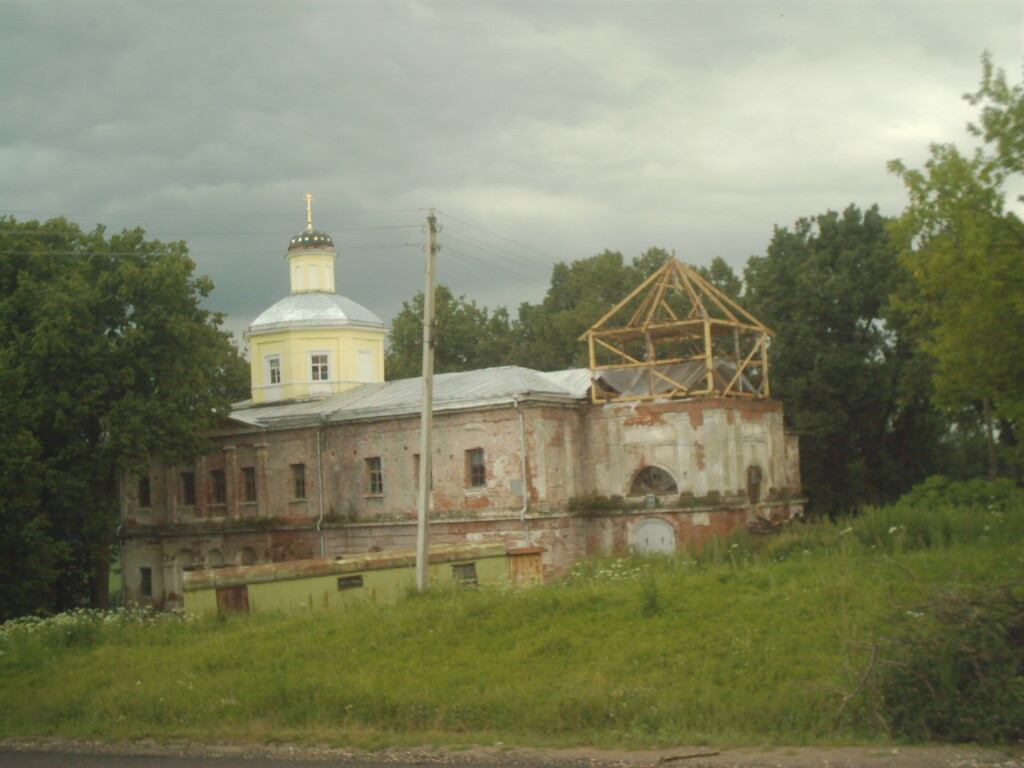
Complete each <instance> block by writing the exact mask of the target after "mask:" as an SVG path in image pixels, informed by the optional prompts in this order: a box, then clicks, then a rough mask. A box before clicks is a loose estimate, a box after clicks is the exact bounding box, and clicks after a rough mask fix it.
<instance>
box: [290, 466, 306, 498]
mask: <svg viewBox="0 0 1024 768" xmlns="http://www.w3.org/2000/svg"><path fill="white" fill-rule="evenodd" d="M292 498H293V499H304V498H306V465H305V464H292Z"/></svg>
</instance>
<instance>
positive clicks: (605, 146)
mask: <svg viewBox="0 0 1024 768" xmlns="http://www.w3.org/2000/svg"><path fill="white" fill-rule="evenodd" d="M1022 11H1024V4H1022V3H1021V2H1017V1H1011V0H1007V1H1004V2H984V1H983V0H970V1H969V2H942V1H941V0H931V1H927V2H926V1H923V0H922V1H921V2H897V1H895V0H894V1H892V2H853V1H848V2H838V1H836V2H826V1H825V0H816V1H815V2H789V1H786V2H775V1H773V0H761V1H759V2H730V1H729V0H722V1H720V2H683V1H682V0H676V1H674V2H626V1H625V0H623V1H621V2H611V1H610V0H606V1H605V2H588V1H586V0H579V1H575V2H570V1H568V0H565V1H564V2H554V1H553V0H549V1H548V2H529V1H524V0H516V1H515V2H512V1H511V0H510V1H509V2H485V1H482V0H471V1H467V2H461V1H454V0H452V1H448V2H444V1H439V2H382V1H377V2H342V1H340V0H336V1H334V2H327V1H326V0H324V1H322V2H296V1H295V0H288V1H287V2H283V1H282V2H277V1H274V0H267V1H264V2H227V1H224V2H212V1H211V0H202V2H187V1H184V0H175V1H174V2H156V1H155V0H153V1H150V2H142V1H141V0H140V1H139V2H92V1H90V0H74V1H72V0H66V1H65V2H48V1H47V0H31V1H26V2H11V0H0V73H2V75H0V104H2V105H3V106H2V108H0V178H2V179H3V183H2V184H0V214H11V215H14V216H15V217H16V218H17V219H18V220H24V219H33V218H34V219H46V218H50V217H52V216H58V215H65V216H67V217H68V218H70V219H72V220H74V221H76V222H78V223H79V224H81V225H82V226H83V228H86V229H91V228H92V227H93V226H94V225H95V224H97V223H103V224H105V225H107V226H108V228H109V229H111V230H120V229H122V228H125V227H134V226H141V227H143V228H144V229H145V230H146V231H147V233H148V234H149V235H150V236H151V237H156V238H160V239H170V240H178V239H183V240H186V241H187V242H188V244H189V248H190V251H191V255H192V257H193V259H195V261H196V263H197V270H198V271H199V272H200V273H203V274H208V275H210V276H211V277H212V278H213V280H214V282H215V283H216V286H217V288H216V290H215V292H214V294H213V296H212V298H211V300H210V301H209V306H210V308H212V309H215V310H218V311H221V312H225V313H227V314H228V316H229V320H228V327H229V328H230V329H231V330H233V331H235V332H236V333H238V332H240V331H241V330H242V329H244V328H245V327H246V326H247V325H248V324H249V323H250V322H251V321H252V320H253V319H254V318H255V316H256V315H258V314H259V313H260V312H261V311H262V310H263V309H264V308H266V307H267V306H269V305H270V304H272V303H273V302H274V301H276V300H277V299H279V298H281V297H283V296H284V295H286V294H287V292H288V276H287V271H286V268H285V264H284V261H283V255H284V252H285V249H286V248H287V245H288V240H289V238H290V237H291V236H292V235H293V234H294V233H295V232H296V231H298V230H300V229H302V228H303V227H304V225H305V203H304V201H303V196H304V195H305V193H307V192H310V193H312V194H313V196H314V198H315V199H316V202H315V203H314V222H315V224H316V227H317V228H318V229H321V230H324V231H326V232H328V233H330V234H331V235H332V236H333V237H334V241H335V244H336V245H337V246H338V248H339V252H340V257H339V263H338V268H337V274H338V291H339V293H342V294H344V295H346V296H348V297H350V298H352V299H354V300H355V301H358V302H360V303H361V304H363V305H365V306H366V307H368V308H370V309H371V310H373V311H375V312H376V313H377V314H378V315H380V316H381V318H382V319H384V320H385V321H388V322H389V321H390V319H391V318H392V317H393V316H394V314H395V313H396V312H397V311H398V310H399V309H400V308H401V303H402V301H404V300H408V299H410V298H411V297H412V295H413V294H414V293H415V292H416V291H417V290H420V289H421V288H422V282H423V267H422V264H423V254H422V251H421V249H420V244H421V243H422V242H423V240H424V235H423V234H422V232H421V227H422V225H423V222H424V218H425V217H426V215H427V210H428V209H430V208H436V209H437V210H438V219H439V222H440V223H441V224H442V225H443V226H444V230H443V231H442V232H441V235H440V238H439V241H440V243H441V244H442V247H443V250H442V251H441V253H440V255H439V268H438V269H439V279H440V281H441V282H444V283H447V284H448V285H450V286H451V287H452V289H453V290H454V291H455V292H456V293H457V294H465V295H466V296H467V298H472V299H475V300H476V301H477V302H478V303H480V304H483V305H485V306H488V307H492V308H493V307H495V306H498V305H505V306H509V307H510V308H512V309H513V314H514V309H515V308H516V307H517V306H518V304H519V303H520V302H522V301H531V302H536V301H539V300H540V299H541V298H542V297H543V294H544V291H545V289H546V287H547V284H548V278H549V274H550V269H551V265H552V263H553V261H555V260H557V261H562V260H565V261H572V260H575V259H579V258H584V257H587V256H591V255H593V254H595V253H599V252H601V251H603V250H605V249H611V250H617V251H621V252H622V253H623V254H624V255H626V256H627V257H632V256H635V255H637V254H639V253H641V252H642V251H644V250H645V249H647V248H649V247H651V246H660V247H664V248H667V249H670V250H673V249H674V250H675V251H676V253H677V255H678V256H679V257H680V258H681V259H683V260H684V261H686V262H687V263H690V264H695V265H702V264H707V263H708V261H710V259H711V258H712V257H714V256H716V255H718V256H722V257H724V258H725V259H726V260H727V261H729V262H730V263H731V264H732V265H733V266H734V267H735V268H737V269H740V268H742V266H743V264H744V263H745V262H746V260H747V258H748V257H749V256H750V255H752V254H760V253H763V252H764V249H765V247H766V245H767V243H768V240H769V238H770V237H771V231H772V227H773V226H775V225H781V226H788V225H791V224H792V223H793V222H794V221H795V220H796V219H797V218H799V217H801V216H808V215H814V214H817V213H821V212H824V211H826V210H828V209H842V208H844V207H846V206H847V205H848V204H850V203H856V204H858V205H860V206H862V207H867V206H869V205H871V204H873V203H878V204H879V205H880V206H881V209H882V211H883V212H884V213H886V214H895V213H897V212H898V211H899V210H900V209H901V208H902V206H903V204H904V196H903V191H902V187H901V185H900V183H899V181H898V180H897V179H896V178H894V177H892V176H890V175H888V174H887V173H886V170H885V163H886V161H887V160H890V159H892V158H897V157H899V158H903V159H904V160H905V161H907V162H908V163H909V164H910V165H920V164H921V162H922V161H923V159H924V157H925V154H926V148H927V145H928V144H929V143H931V142H943V141H953V142H957V143H960V144H962V145H966V143H967V136H966V134H965V131H964V125H965V123H966V122H967V121H968V120H969V119H971V117H972V111H971V108H970V106H969V105H967V104H966V103H965V102H963V101H962V99H961V96H962V94H963V93H964V92H966V91H970V90H972V89H974V88H975V87H976V86H977V83H978V80H979V77H980V71H981V68H980V56H981V53H982V51H984V50H988V51H990V52H991V53H992V55H993V58H994V60H995V63H996V64H997V65H999V66H1001V67H1003V68H1005V69H1006V70H1007V71H1008V73H1009V74H1010V79H1011V80H1012V81H1013V82H1019V80H1020V74H1019V73H1020V71H1021V64H1022V57H1024V52H1022V31H1024V30H1022V18H1024V14H1022Z"/></svg>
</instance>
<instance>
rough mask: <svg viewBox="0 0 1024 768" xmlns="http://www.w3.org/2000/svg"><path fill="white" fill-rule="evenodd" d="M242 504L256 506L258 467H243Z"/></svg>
mask: <svg viewBox="0 0 1024 768" xmlns="http://www.w3.org/2000/svg"><path fill="white" fill-rule="evenodd" d="M241 472H242V503H243V504H254V503H256V501H258V493H257V490H256V467H242V468H241Z"/></svg>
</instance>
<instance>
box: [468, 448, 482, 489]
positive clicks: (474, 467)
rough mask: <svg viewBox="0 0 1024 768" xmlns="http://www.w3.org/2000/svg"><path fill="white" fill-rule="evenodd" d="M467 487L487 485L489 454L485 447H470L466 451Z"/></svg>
mask: <svg viewBox="0 0 1024 768" xmlns="http://www.w3.org/2000/svg"><path fill="white" fill-rule="evenodd" d="M466 487H467V488H486V487H487V454H486V453H485V452H484V449H483V448H479V447H477V448H469V449H468V450H467V451H466Z"/></svg>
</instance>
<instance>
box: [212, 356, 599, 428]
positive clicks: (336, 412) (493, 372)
mask: <svg viewBox="0 0 1024 768" xmlns="http://www.w3.org/2000/svg"><path fill="white" fill-rule="evenodd" d="M589 386H590V371H588V370H586V369H574V370H569V371H558V372H555V373H542V372H540V371H534V370H532V369H530V368H520V367H518V366H504V367H501V368H482V369H480V370H476V371H464V372H461V373H441V374H437V375H436V376H435V377H434V411H435V412H437V411H447V410H457V409H460V408H474V407H479V406H483V405H497V404H501V403H510V402H512V401H514V400H516V399H519V400H526V399H530V400H537V399H541V400H554V401H562V402H574V401H576V400H579V399H580V398H582V397H585V396H586V395H587V393H588V391H589ZM422 402H423V379H422V378H421V377H417V378H414V379H399V380H398V381H388V382H383V383H378V384H363V385H362V386H359V387H356V388H355V389H350V390H347V391H345V392H339V393H338V394H336V395H330V396H328V397H324V398H319V399H310V400H302V401H290V402H287V403H279V404H270V405H253V404H250V403H245V404H240V405H239V406H238V407H236V409H235V410H234V411H232V413H231V418H232V419H234V420H235V421H239V422H242V423H244V424H249V425H252V426H258V427H270V426H287V425H289V424H303V423H313V422H317V421H321V420H323V421H328V422H338V421H350V420H355V419H363V418H375V417H376V418H380V417H385V416H401V415H409V414H413V413H418V412H419V410H420V408H421V404H422Z"/></svg>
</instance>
